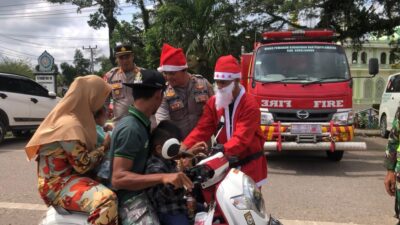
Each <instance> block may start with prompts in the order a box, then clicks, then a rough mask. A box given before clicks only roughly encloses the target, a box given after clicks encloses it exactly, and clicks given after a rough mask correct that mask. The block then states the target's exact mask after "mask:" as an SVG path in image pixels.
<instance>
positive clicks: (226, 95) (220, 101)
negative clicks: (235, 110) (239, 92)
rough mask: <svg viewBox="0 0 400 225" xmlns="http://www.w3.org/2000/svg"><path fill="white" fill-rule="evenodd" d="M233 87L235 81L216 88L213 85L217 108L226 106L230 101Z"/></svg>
mask: <svg viewBox="0 0 400 225" xmlns="http://www.w3.org/2000/svg"><path fill="white" fill-rule="evenodd" d="M234 87H235V82H232V83H231V84H230V85H228V86H226V87H224V88H221V89H218V87H215V106H216V107H217V110H219V109H222V108H227V107H228V106H229V104H231V103H232V100H233V94H232V91H233V88H234Z"/></svg>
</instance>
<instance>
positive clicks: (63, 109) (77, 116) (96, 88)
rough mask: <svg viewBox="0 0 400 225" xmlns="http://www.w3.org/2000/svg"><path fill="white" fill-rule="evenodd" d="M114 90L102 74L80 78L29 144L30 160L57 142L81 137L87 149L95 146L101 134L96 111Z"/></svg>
mask: <svg viewBox="0 0 400 225" xmlns="http://www.w3.org/2000/svg"><path fill="white" fill-rule="evenodd" d="M110 92H111V86H110V85H108V84H107V83H106V82H105V81H104V80H103V79H101V78H100V77H99V76H96V75H87V76H84V77H78V78H76V79H75V80H74V82H72V84H71V86H70V88H69V89H68V92H67V93H66V94H65V96H64V98H63V99H62V100H61V101H60V102H59V103H58V104H57V105H56V106H55V107H54V109H53V110H52V111H51V112H50V113H49V115H47V117H46V118H45V120H44V121H43V122H42V123H41V124H40V126H39V128H38V129H37V130H36V132H35V134H34V135H33V137H32V138H31V140H30V141H29V143H28V144H27V145H26V146H25V152H26V154H27V156H28V160H31V159H32V158H34V157H36V155H37V153H38V151H39V149H40V147H41V145H44V144H48V143H52V142H56V141H71V140H79V141H80V142H82V143H83V144H85V146H86V148H88V149H94V147H95V144H96V137H97V134H96V122H95V120H94V116H93V113H94V112H96V111H97V110H99V109H100V108H101V107H102V105H103V104H104V102H105V100H106V98H107V96H108V95H109V94H110Z"/></svg>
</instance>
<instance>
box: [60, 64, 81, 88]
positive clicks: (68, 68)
mask: <svg viewBox="0 0 400 225" xmlns="http://www.w3.org/2000/svg"><path fill="white" fill-rule="evenodd" d="M60 67H61V70H62V73H61V74H62V75H63V77H64V79H63V80H64V82H65V84H66V85H67V86H69V85H70V84H71V83H72V81H74V79H75V77H76V74H77V73H76V69H75V67H74V66H73V65H69V64H68V63H66V62H64V63H61V65H60Z"/></svg>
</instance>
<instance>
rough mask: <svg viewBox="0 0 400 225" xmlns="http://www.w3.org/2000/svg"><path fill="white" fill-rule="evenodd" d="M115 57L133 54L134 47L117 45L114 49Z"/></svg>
mask: <svg viewBox="0 0 400 225" xmlns="http://www.w3.org/2000/svg"><path fill="white" fill-rule="evenodd" d="M114 52H115V56H120V55H126V54H132V53H133V51H132V46H130V45H117V46H116V47H115V48H114Z"/></svg>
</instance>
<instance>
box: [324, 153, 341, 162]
mask: <svg viewBox="0 0 400 225" xmlns="http://www.w3.org/2000/svg"><path fill="white" fill-rule="evenodd" d="M343 153H344V151H334V152H331V151H326V155H327V156H328V159H329V160H331V161H335V162H338V161H340V160H341V159H342V158H343Z"/></svg>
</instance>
